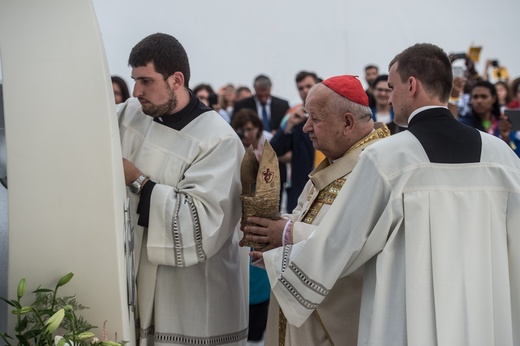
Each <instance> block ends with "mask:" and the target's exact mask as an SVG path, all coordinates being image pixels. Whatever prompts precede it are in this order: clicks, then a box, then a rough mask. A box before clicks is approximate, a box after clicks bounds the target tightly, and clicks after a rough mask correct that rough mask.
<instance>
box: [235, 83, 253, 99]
mask: <svg viewBox="0 0 520 346" xmlns="http://www.w3.org/2000/svg"><path fill="white" fill-rule="evenodd" d="M252 96H253V93H252V92H251V89H249V88H248V87H246V86H244V85H241V86H239V87H238V88H237V95H236V98H235V103H236V102H238V101H242V100H243V99H246V98H248V97H252Z"/></svg>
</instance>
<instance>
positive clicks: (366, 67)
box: [365, 64, 379, 72]
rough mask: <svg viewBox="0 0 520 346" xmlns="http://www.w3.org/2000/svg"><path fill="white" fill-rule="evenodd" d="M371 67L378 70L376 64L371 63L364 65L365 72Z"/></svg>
mask: <svg viewBox="0 0 520 346" xmlns="http://www.w3.org/2000/svg"><path fill="white" fill-rule="evenodd" d="M372 68H375V69H376V70H377V72H379V67H377V66H376V65H372V64H370V65H367V66H365V72H367V70H370V69H372Z"/></svg>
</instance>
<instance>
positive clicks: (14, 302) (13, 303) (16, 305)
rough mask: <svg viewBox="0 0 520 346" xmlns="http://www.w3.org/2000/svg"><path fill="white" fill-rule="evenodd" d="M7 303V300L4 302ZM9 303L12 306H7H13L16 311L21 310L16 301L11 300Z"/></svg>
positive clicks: (20, 305)
mask: <svg viewBox="0 0 520 346" xmlns="http://www.w3.org/2000/svg"><path fill="white" fill-rule="evenodd" d="M6 301H7V300H6ZM11 303H12V304H9V305H11V306H14V307H15V308H17V309H21V308H22V304H20V303H19V302H17V301H16V300H11Z"/></svg>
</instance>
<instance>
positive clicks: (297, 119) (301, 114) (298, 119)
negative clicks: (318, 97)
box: [285, 106, 307, 133]
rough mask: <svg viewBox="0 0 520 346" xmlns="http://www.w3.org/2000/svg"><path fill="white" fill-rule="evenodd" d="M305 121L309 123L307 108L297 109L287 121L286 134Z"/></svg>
mask: <svg viewBox="0 0 520 346" xmlns="http://www.w3.org/2000/svg"><path fill="white" fill-rule="evenodd" d="M304 121H307V113H306V111H305V108H303V106H301V107H298V109H296V110H295V111H294V112H292V113H291V115H289V118H288V119H287V127H286V128H285V132H286V133H289V132H291V131H292V129H293V128H294V127H295V126H296V125H298V124H300V123H302V122H304Z"/></svg>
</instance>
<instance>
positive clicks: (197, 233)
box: [186, 196, 208, 262]
mask: <svg viewBox="0 0 520 346" xmlns="http://www.w3.org/2000/svg"><path fill="white" fill-rule="evenodd" d="M186 202H187V203H188V205H189V207H190V211H191V219H192V221H193V238H194V239H195V246H196V247H197V254H198V256H199V262H204V261H205V260H207V258H208V256H207V255H206V253H205V252H204V248H203V246H202V231H201V229H200V220H199V214H198V213H197V208H196V207H195V203H193V199H192V198H191V196H186Z"/></svg>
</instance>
